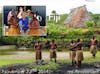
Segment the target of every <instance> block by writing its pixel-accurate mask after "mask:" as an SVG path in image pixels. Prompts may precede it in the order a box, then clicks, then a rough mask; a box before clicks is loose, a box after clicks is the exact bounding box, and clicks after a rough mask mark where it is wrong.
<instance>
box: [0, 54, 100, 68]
mask: <svg viewBox="0 0 100 74" xmlns="http://www.w3.org/2000/svg"><path fill="white" fill-rule="evenodd" d="M46 61H48V59H46ZM29 62H35V60H34V59H33V58H32V59H29V58H28V59H8V58H6V59H3V58H2V59H0V66H4V65H9V64H16V63H29ZM57 62H58V63H54V62H49V64H47V65H41V66H31V65H29V67H31V68H35V69H39V70H41V69H42V70H46V69H57V68H58V67H60V64H64V63H70V60H69V59H63V60H57ZM91 62H100V52H97V55H96V58H95V59H94V58H93V57H92V56H88V57H87V58H86V57H85V58H84V61H83V63H91ZM59 63H60V64H59Z"/></svg>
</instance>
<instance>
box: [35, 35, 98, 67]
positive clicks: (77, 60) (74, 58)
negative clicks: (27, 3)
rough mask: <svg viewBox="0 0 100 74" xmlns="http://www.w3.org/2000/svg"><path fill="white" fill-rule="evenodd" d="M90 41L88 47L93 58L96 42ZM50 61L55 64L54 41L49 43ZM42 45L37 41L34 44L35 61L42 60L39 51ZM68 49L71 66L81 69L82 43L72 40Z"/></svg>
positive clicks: (55, 46)
mask: <svg viewBox="0 0 100 74" xmlns="http://www.w3.org/2000/svg"><path fill="white" fill-rule="evenodd" d="M90 41H91V43H90V44H91V47H90V52H91V54H92V55H93V57H95V56H96V52H97V49H96V45H97V40H96V39H95V38H94V36H93V38H92V39H91V40H90ZM49 45H50V61H52V59H53V58H54V61H55V62H56V61H57V60H56V58H57V55H56V51H57V44H56V42H55V40H52V41H51V42H50V43H49ZM41 47H42V44H41V43H40V42H39V41H38V42H37V43H36V44H35V50H36V61H37V60H42V50H41ZM69 49H70V59H71V62H72V66H75V67H78V68H79V67H81V64H82V61H83V60H84V56H83V50H82V41H81V40H80V39H77V40H76V41H74V40H72V41H71V42H70V44H69Z"/></svg>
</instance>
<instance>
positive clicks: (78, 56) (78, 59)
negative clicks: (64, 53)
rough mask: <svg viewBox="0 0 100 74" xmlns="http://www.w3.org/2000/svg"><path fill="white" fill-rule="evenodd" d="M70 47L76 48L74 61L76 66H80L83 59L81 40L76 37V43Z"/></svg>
mask: <svg viewBox="0 0 100 74" xmlns="http://www.w3.org/2000/svg"><path fill="white" fill-rule="evenodd" d="M72 49H76V63H77V66H76V67H78V68H79V67H81V63H82V61H83V59H84V57H83V51H82V42H81V40H80V39H77V43H76V44H75V46H74V47H73V48H72Z"/></svg>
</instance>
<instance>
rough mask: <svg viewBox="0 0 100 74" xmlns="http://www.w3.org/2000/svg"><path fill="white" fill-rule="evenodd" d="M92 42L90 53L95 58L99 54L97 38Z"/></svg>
mask: <svg viewBox="0 0 100 74" xmlns="http://www.w3.org/2000/svg"><path fill="white" fill-rule="evenodd" d="M90 42H91V47H90V53H91V54H92V56H93V57H94V58H95V56H96V52H97V47H96V45H97V40H96V39H95V37H94V36H93V38H92V39H91V40H90Z"/></svg>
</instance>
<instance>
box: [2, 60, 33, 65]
mask: <svg viewBox="0 0 100 74" xmlns="http://www.w3.org/2000/svg"><path fill="white" fill-rule="evenodd" d="M34 61H35V60H34V59H0V66H4V65H9V64H19V63H28V62H34Z"/></svg>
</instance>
